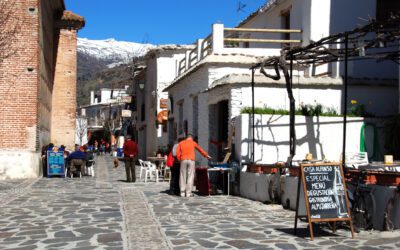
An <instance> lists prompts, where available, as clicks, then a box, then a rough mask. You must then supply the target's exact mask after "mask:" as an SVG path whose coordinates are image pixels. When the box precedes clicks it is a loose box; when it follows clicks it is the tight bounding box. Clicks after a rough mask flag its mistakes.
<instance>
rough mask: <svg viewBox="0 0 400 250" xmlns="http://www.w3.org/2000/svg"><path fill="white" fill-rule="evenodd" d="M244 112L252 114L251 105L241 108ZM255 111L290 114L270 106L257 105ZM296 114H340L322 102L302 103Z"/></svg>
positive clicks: (270, 113) (262, 113)
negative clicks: (324, 105)
mask: <svg viewBox="0 0 400 250" xmlns="http://www.w3.org/2000/svg"><path fill="white" fill-rule="evenodd" d="M241 113H242V114H251V113H252V109H251V107H244V108H242V109H241ZM254 113H255V114H259V115H289V114H290V112H289V111H288V110H285V109H273V108H270V107H264V108H261V107H255V108H254ZM295 115H303V116H340V115H339V114H338V113H337V112H336V110H335V109H334V108H324V107H323V106H322V105H321V104H318V103H317V104H315V105H310V104H306V105H300V108H298V109H296V111H295Z"/></svg>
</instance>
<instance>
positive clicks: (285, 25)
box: [281, 8, 290, 40]
mask: <svg viewBox="0 0 400 250" xmlns="http://www.w3.org/2000/svg"><path fill="white" fill-rule="evenodd" d="M281 23H282V29H287V30H288V29H290V8H289V9H286V10H283V11H281ZM282 39H283V40H290V33H282Z"/></svg>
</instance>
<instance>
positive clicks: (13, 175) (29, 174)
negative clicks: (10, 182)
mask: <svg viewBox="0 0 400 250" xmlns="http://www.w3.org/2000/svg"><path fill="white" fill-rule="evenodd" d="M40 164H41V161H40V153H36V152H29V151H19V150H8V151H5V150H2V151H0V180H6V179H26V178H37V177H39V176H40V175H41V174H42V169H41V167H40Z"/></svg>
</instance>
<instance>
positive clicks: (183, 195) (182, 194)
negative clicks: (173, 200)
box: [181, 193, 194, 197]
mask: <svg viewBox="0 0 400 250" xmlns="http://www.w3.org/2000/svg"><path fill="white" fill-rule="evenodd" d="M185 196H186V197H193V196H194V194H192V193H190V194H186V195H185V193H181V197H185Z"/></svg>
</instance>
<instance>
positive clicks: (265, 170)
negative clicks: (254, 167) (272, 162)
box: [263, 167, 278, 174]
mask: <svg viewBox="0 0 400 250" xmlns="http://www.w3.org/2000/svg"><path fill="white" fill-rule="evenodd" d="M263 173H264V174H275V173H278V168H274V167H263Z"/></svg>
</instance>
